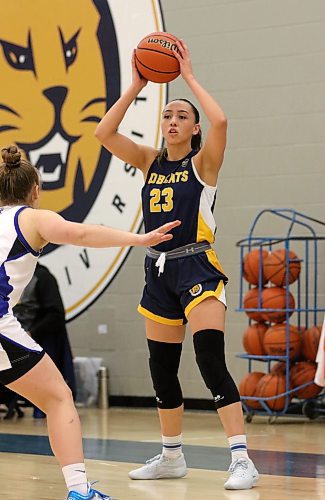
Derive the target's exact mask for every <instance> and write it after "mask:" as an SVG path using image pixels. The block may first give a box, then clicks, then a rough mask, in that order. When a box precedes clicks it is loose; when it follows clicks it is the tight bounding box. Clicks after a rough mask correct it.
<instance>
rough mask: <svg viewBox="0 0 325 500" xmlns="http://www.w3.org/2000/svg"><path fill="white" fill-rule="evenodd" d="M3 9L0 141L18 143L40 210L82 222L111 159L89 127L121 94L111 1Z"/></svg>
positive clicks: (35, 0)
mask: <svg viewBox="0 0 325 500" xmlns="http://www.w3.org/2000/svg"><path fill="white" fill-rule="evenodd" d="M0 9H1V12H2V13H5V18H4V17H2V22H1V25H0V45H1V47H2V50H1V49H0V75H1V90H0V144H1V146H4V145H7V144H13V143H16V144H17V145H18V146H19V147H20V148H21V149H23V151H24V152H25V154H26V156H27V157H28V159H29V160H30V161H31V162H32V163H33V164H34V165H35V166H37V167H38V169H39V171H40V173H41V177H42V186H43V192H42V198H41V207H42V208H47V209H51V210H54V211H56V212H61V213H62V212H63V213H64V214H66V215H68V216H69V218H72V219H74V220H82V219H83V218H84V217H85V215H86V214H87V212H88V211H89V208H90V206H91V204H92V202H93V200H94V199H95V197H96V194H97V191H98V189H99V188H100V186H101V183H102V179H103V176H104V175H105V174H106V171H107V167H108V164H109V159H110V157H109V155H108V154H107V153H105V152H103V151H101V147H100V144H99V143H98V141H97V139H96V138H95V137H94V129H95V126H96V123H97V122H98V121H99V120H100V117H101V116H103V114H104V113H105V110H106V108H107V106H108V105H110V103H112V102H114V101H115V100H116V98H117V97H118V96H119V64H118V54H117V44H116V39H115V32H114V26H113V24H112V20H111V18H110V12H109V8H108V4H107V3H106V2H101V1H98V0H97V1H92V0H69V1H67V0H55V1H53V0H32V1H30V0H10V2H8V1H7V0H0ZM103 19H105V22H103ZM108 87H109V88H110V94H109V95H108V92H107V88H108Z"/></svg>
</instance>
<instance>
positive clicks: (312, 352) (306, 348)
mask: <svg viewBox="0 0 325 500" xmlns="http://www.w3.org/2000/svg"><path fill="white" fill-rule="evenodd" d="M321 330H322V328H321V326H312V327H310V328H308V330H305V331H304V332H303V333H302V335H301V354H302V355H303V357H304V358H305V359H307V360H308V361H315V360H316V355H317V351H318V345H319V341H320V336H321Z"/></svg>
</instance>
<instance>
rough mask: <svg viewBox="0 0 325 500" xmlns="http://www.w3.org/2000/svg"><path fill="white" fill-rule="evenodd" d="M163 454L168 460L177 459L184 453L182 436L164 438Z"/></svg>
mask: <svg viewBox="0 0 325 500" xmlns="http://www.w3.org/2000/svg"><path fill="white" fill-rule="evenodd" d="M162 443H163V450H162V453H163V455H164V456H165V457H168V458H177V457H179V456H180V455H181V453H182V434H180V435H179V436H171V437H170V436H162Z"/></svg>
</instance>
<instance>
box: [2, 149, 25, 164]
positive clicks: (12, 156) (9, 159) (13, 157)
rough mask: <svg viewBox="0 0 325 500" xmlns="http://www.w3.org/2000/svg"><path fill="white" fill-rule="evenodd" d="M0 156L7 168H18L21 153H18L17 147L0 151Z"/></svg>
mask: <svg viewBox="0 0 325 500" xmlns="http://www.w3.org/2000/svg"><path fill="white" fill-rule="evenodd" d="M1 156H2V159H3V162H4V163H5V164H6V167H8V168H18V167H20V157H21V153H20V151H18V148H17V146H8V147H7V148H3V149H2V150H1Z"/></svg>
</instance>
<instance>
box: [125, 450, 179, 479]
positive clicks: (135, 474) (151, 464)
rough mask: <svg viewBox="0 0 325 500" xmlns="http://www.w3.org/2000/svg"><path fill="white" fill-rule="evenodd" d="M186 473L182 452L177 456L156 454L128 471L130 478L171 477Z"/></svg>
mask: <svg viewBox="0 0 325 500" xmlns="http://www.w3.org/2000/svg"><path fill="white" fill-rule="evenodd" d="M186 473H187V468H186V462H185V458H184V455H183V453H182V454H181V455H180V456H179V457H177V458H168V457H165V456H164V455H156V456H155V457H153V458H151V459H150V460H147V461H146V463H145V465H143V466H142V467H140V468H139V469H135V470H132V471H131V472H129V477H130V478H131V479H173V478H178V477H184V476H185V475H186Z"/></svg>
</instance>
